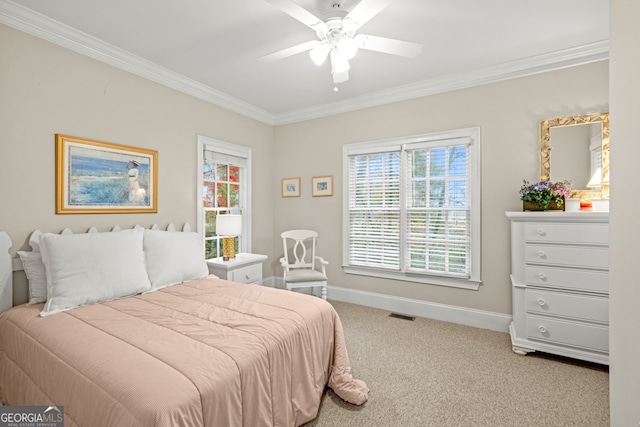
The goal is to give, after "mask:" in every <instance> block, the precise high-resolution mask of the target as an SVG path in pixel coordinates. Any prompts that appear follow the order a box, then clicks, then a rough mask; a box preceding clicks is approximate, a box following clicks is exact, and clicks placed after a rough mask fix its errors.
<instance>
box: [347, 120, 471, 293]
mask: <svg viewBox="0 0 640 427" xmlns="http://www.w3.org/2000/svg"><path fill="white" fill-rule="evenodd" d="M479 137H480V132H479V129H478V128H473V129H463V130H459V131H451V132H444V133H437V134H429V135H421V136H414V137H410V138H405V139H399V140H393V141H378V142H371V143H358V144H349V145H347V146H345V176H347V177H348V179H347V180H346V188H345V191H344V194H345V202H346V203H345V204H346V206H348V209H347V211H346V212H345V222H344V224H345V225H344V226H345V242H344V253H345V256H344V262H343V264H344V268H345V271H346V272H347V273H354V274H365V275H373V276H380V277H389V278H398V279H401V280H411V281H419V282H426V283H433V284H442V285H451V286H457V287H464V288H475V289H477V286H478V285H479V282H480V268H479V266H480V231H479V226H480V224H479V218H480V213H479V210H480V203H479V198H480V185H479V182H480V179H479V154H478V153H479V143H480V141H479Z"/></svg>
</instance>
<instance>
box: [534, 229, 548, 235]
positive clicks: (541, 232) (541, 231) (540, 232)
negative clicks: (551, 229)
mask: <svg viewBox="0 0 640 427" xmlns="http://www.w3.org/2000/svg"><path fill="white" fill-rule="evenodd" d="M536 233H538V234H539V235H541V236H544V235H545V234H547V233H546V232H545V231H544V230H543V229H542V228H538V229H537V230H536Z"/></svg>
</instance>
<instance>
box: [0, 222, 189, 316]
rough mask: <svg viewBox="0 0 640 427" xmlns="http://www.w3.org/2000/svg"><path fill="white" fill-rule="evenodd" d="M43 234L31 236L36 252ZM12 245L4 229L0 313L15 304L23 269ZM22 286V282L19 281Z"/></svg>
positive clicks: (0, 248) (0, 247)
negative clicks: (16, 277) (17, 275)
mask: <svg viewBox="0 0 640 427" xmlns="http://www.w3.org/2000/svg"><path fill="white" fill-rule="evenodd" d="M133 228H144V227H142V226H140V225H136V226H135V227H133ZM150 229H151V230H160V227H159V226H158V225H157V224H154V225H153V226H151V227H150ZM119 230H121V228H120V227H119V226H115V227H113V228H112V229H111V231H119ZM166 230H167V231H179V230H176V227H175V226H174V225H173V224H169V225H168V226H167V228H166ZM180 231H183V232H190V231H191V226H190V225H189V224H188V223H185V224H184V226H183V227H182V230H180ZM97 232H98V230H97V228H96V227H91V228H90V229H89V230H88V231H87V233H97ZM41 234H42V232H41V231H40V230H35V231H33V233H31V236H30V238H29V246H31V248H32V250H33V251H34V252H40V248H39V237H40V235H41ZM60 234H72V231H71V229H69V228H65V229H64V230H62V232H61V233H60ZM11 246H12V242H11V239H10V238H9V235H8V234H7V233H5V232H3V231H0V313H2V312H4V311H6V310H8V309H10V308H11V307H12V306H13V287H14V283H13V272H14V271H21V270H23V266H22V262H21V260H20V258H18V257H15V258H12V257H11V255H10V253H9V249H10V248H11ZM17 283H18V285H17V286H19V287H20V282H17ZM20 290H23V289H19V291H20ZM16 294H17V295H20V292H18V291H17V292H16Z"/></svg>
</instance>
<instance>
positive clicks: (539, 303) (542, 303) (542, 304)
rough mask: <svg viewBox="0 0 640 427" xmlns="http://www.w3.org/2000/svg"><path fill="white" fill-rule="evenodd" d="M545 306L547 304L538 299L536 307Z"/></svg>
mask: <svg viewBox="0 0 640 427" xmlns="http://www.w3.org/2000/svg"><path fill="white" fill-rule="evenodd" d="M546 304H547V302H546V301H545V300H543V299H542V298H538V305H539V306H540V307H543V306H545V305H546Z"/></svg>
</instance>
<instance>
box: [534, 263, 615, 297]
mask: <svg viewBox="0 0 640 427" xmlns="http://www.w3.org/2000/svg"><path fill="white" fill-rule="evenodd" d="M524 274H525V280H526V282H527V284H528V285H537V286H545V287H551V288H564V289H573V290H579V291H588V292H601V293H603V294H608V293H609V273H608V272H606V271H596V270H575V269H569V268H554V267H545V266H539V265H531V266H527V267H525V272H524Z"/></svg>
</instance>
